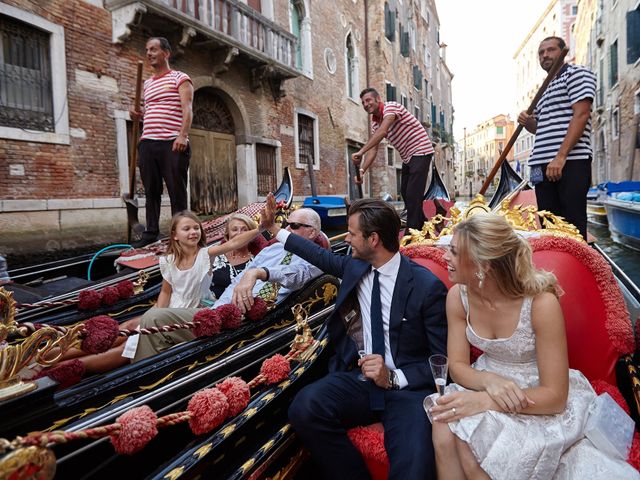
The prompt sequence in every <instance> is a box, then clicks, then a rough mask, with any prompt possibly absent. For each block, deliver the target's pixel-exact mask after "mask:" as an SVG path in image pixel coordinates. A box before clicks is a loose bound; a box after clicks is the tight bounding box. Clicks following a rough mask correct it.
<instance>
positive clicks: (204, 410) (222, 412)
mask: <svg viewBox="0 0 640 480" xmlns="http://www.w3.org/2000/svg"><path fill="white" fill-rule="evenodd" d="M187 410H188V411H189V412H191V418H190V419H189V427H191V431H192V432H193V433H195V434H196V435H202V434H203V433H207V432H210V431H211V430H213V429H214V428H216V427H217V426H218V425H220V424H221V423H222V422H223V421H224V419H225V418H227V413H228V412H229V404H228V401H227V397H225V395H224V394H223V393H222V392H221V391H220V390H218V389H217V388H205V389H204V390H200V391H199V392H197V393H196V394H195V395H194V396H193V397H191V400H189V405H188V406H187Z"/></svg>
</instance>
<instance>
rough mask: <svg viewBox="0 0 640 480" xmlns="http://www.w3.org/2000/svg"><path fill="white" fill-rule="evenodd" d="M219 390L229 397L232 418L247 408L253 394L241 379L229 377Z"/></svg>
mask: <svg viewBox="0 0 640 480" xmlns="http://www.w3.org/2000/svg"><path fill="white" fill-rule="evenodd" d="M217 388H218V390H220V391H221V392H222V393H223V394H224V396H225V397H227V402H228V403H229V415H230V416H236V415H237V414H239V413H240V412H241V411H243V410H244V409H245V408H247V405H248V404H249V399H250V398H251V392H250V391H249V387H248V385H247V384H246V383H245V381H244V380H242V379H241V378H240V377H229V378H227V379H226V380H225V381H224V382H222V383H221V384H220V385H218V386H217Z"/></svg>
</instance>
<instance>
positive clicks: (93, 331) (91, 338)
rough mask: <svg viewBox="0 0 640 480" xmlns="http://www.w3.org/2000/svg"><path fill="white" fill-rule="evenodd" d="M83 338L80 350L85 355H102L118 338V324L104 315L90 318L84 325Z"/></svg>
mask: <svg viewBox="0 0 640 480" xmlns="http://www.w3.org/2000/svg"><path fill="white" fill-rule="evenodd" d="M84 329H85V335H86V336H85V338H84V340H82V344H81V345H80V348H81V349H82V350H83V351H84V352H87V353H102V352H106V351H107V350H109V349H110V348H111V345H113V342H115V341H116V338H118V333H119V332H120V328H119V326H118V322H116V321H115V320H114V319H113V318H111V317H108V316H106V315H99V316H97V317H93V318H90V319H89V320H87V321H86V322H85V324H84Z"/></svg>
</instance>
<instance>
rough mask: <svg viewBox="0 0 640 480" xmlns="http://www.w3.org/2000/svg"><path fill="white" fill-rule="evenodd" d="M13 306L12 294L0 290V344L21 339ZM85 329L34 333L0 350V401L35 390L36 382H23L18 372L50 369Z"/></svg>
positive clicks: (76, 328) (46, 328)
mask: <svg viewBox="0 0 640 480" xmlns="http://www.w3.org/2000/svg"><path fill="white" fill-rule="evenodd" d="M15 312H16V302H15V300H14V299H13V293H12V292H8V291H7V290H5V289H4V288H2V287H0V314H1V315H2V317H1V318H0V343H3V342H6V340H7V338H8V336H9V335H24V332H22V330H23V328H22V327H20V326H18V323H17V322H16V319H15ZM83 332H84V325H82V324H78V325H75V326H73V327H70V328H65V329H63V330H62V331H61V330H57V329H55V328H52V327H44V328H40V329H37V330H35V331H34V332H33V333H31V335H29V336H28V337H27V338H26V339H25V340H24V341H22V342H19V343H15V344H11V345H5V346H4V348H2V349H0V400H7V399H9V398H13V397H16V396H19V395H22V394H24V393H27V392H30V391H32V390H35V389H36V388H37V385H36V383H35V382H31V381H30V382H24V381H22V379H21V378H20V371H21V370H22V369H23V368H25V367H27V366H28V365H30V364H32V363H33V362H34V361H35V362H36V363H38V364H39V365H42V366H45V367H46V366H50V365H53V364H55V363H56V362H58V360H59V359H60V358H61V357H62V355H64V353H66V352H67V351H68V350H69V349H70V348H73V347H78V346H79V345H80V342H81V341H82V334H83Z"/></svg>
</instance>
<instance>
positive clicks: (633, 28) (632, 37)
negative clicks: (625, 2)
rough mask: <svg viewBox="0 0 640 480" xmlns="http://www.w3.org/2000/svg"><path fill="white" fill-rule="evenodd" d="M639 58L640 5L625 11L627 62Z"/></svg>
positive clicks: (633, 61)
mask: <svg viewBox="0 0 640 480" xmlns="http://www.w3.org/2000/svg"><path fill="white" fill-rule="evenodd" d="M638 58H640V6H639V7H638V8H636V9H635V10H633V11H631V12H627V63H628V64H632V63H635V62H636V60H638Z"/></svg>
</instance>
